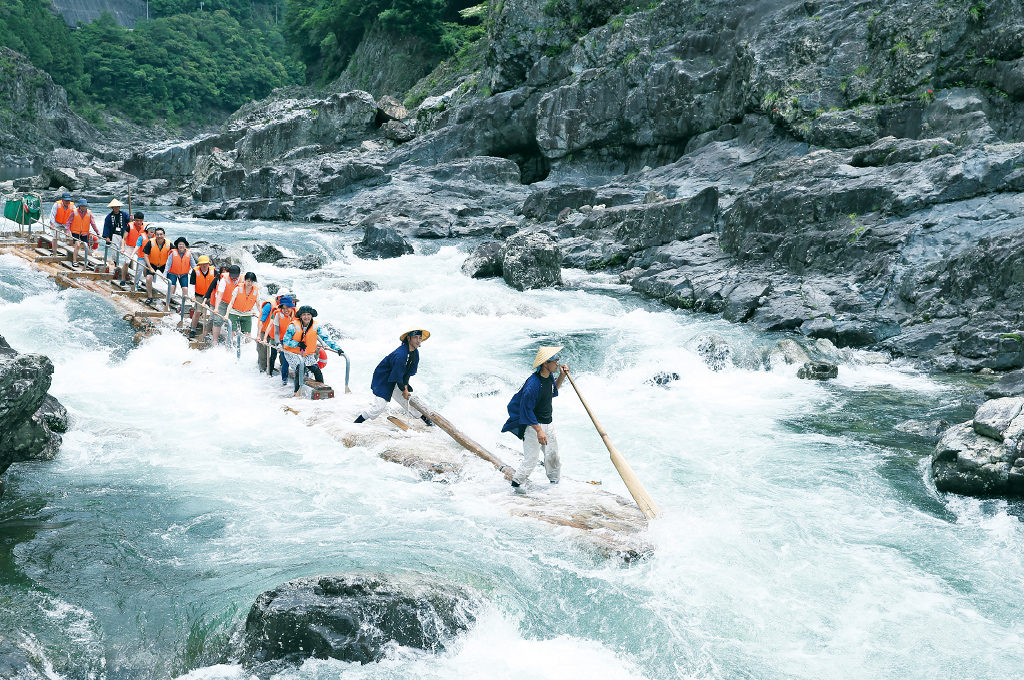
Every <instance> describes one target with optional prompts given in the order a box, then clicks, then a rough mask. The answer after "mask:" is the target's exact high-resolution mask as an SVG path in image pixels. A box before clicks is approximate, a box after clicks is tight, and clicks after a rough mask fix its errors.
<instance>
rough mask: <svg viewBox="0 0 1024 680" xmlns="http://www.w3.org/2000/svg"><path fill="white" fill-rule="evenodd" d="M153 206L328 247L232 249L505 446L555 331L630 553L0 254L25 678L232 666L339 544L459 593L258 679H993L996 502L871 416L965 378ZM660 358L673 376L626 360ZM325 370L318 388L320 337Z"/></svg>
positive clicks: (1011, 583) (583, 429)
mask: <svg viewBox="0 0 1024 680" xmlns="http://www.w3.org/2000/svg"><path fill="white" fill-rule="evenodd" d="M164 219H165V218H160V217H158V222H160V221H161V220H164ZM166 226H167V229H168V233H169V235H170V236H171V237H172V238H173V237H175V236H177V235H179V234H181V233H184V234H185V235H186V236H189V237H190V238H194V237H197V236H200V235H203V236H205V237H207V238H209V239H210V240H213V241H216V242H218V243H222V244H226V245H237V244H238V243H240V242H252V241H255V240H269V241H273V242H276V243H278V244H280V245H282V246H284V247H286V248H288V249H290V250H291V251H293V252H296V253H299V254H303V253H306V252H312V251H317V250H319V251H321V252H324V253H326V254H327V255H328V256H329V257H330V258H331V260H332V261H331V262H330V263H329V264H328V265H327V266H326V267H325V268H324V269H323V270H322V271H320V272H312V273H308V272H300V271H298V270H291V269H282V268H278V267H274V266H271V265H266V264H254V265H252V268H253V269H254V270H255V271H256V272H257V273H258V274H259V276H260V280H261V283H265V282H266V281H270V280H274V281H276V282H278V283H284V284H285V285H287V286H289V287H291V288H293V289H295V290H296V291H297V292H298V294H299V296H300V297H301V298H302V302H303V303H304V304H312V305H313V306H315V307H316V308H317V309H318V310H319V320H320V321H322V322H327V323H329V324H331V325H332V326H333V327H335V328H336V329H337V330H339V331H340V332H341V336H340V342H341V345H342V346H343V347H344V348H345V350H346V352H347V353H348V354H349V355H350V356H351V357H352V360H353V365H352V387H353V390H355V391H356V392H357V393H361V394H362V395H363V396H364V397H366V395H368V390H367V388H368V384H369V376H370V373H371V372H372V370H373V368H374V366H375V365H376V363H377V361H379V360H380V358H381V357H382V356H384V355H385V354H386V353H387V352H389V351H391V350H392V349H394V347H395V346H397V344H398V341H397V336H398V334H399V333H400V332H402V331H404V330H407V329H408V328H409V327H414V326H424V327H426V328H428V329H429V330H430V331H431V332H432V337H431V338H430V339H429V340H428V341H427V342H425V343H424V345H423V348H422V350H421V355H422V359H421V368H420V373H419V375H418V376H417V377H416V378H415V379H414V381H413V384H414V386H415V387H416V388H417V392H418V393H421V394H422V395H423V396H424V397H425V398H427V399H428V400H429V401H430V402H431V403H432V404H434V405H435V406H436V407H437V408H438V409H439V410H440V411H441V412H442V413H444V414H446V415H447V416H448V417H449V418H450V419H451V420H453V421H454V422H456V423H457V424H458V425H459V426H461V427H462V428H463V429H465V430H466V431H467V432H468V433H469V434H471V436H473V437H474V438H476V439H477V440H478V441H480V442H481V443H483V444H484V445H485V446H487V447H489V448H491V449H492V450H495V451H496V452H498V453H499V455H501V456H502V457H504V458H506V459H509V460H510V461H511V462H513V463H514V462H515V461H514V460H513V456H511V455H510V454H509V452H508V451H507V450H504V449H496V448H495V445H496V444H497V443H499V442H500V443H502V444H504V445H505V446H509V447H515V445H516V444H517V443H518V441H517V440H516V439H514V438H513V437H512V436H511V435H508V434H505V435H500V434H499V433H498V430H499V429H500V427H501V424H502V422H503V421H504V419H505V403H506V402H507V400H508V398H509V397H510V396H511V394H512V393H513V392H514V391H515V390H516V389H517V388H518V387H519V386H520V384H521V383H522V381H523V380H524V379H525V377H526V376H527V375H528V372H529V367H530V363H531V360H532V358H533V355H534V353H535V351H536V347H537V345H539V344H549V343H557V344H564V345H566V347H567V349H566V353H565V354H566V356H567V357H568V359H569V363H570V364H571V365H572V366H573V367H574V369H575V374H576V376H577V383H578V384H579V387H580V389H581V390H583V391H584V395H585V396H586V397H587V399H588V401H589V402H590V404H591V406H592V407H593V409H594V410H595V413H596V414H597V415H598V417H599V418H600V419H601V421H602V424H603V425H604V427H605V428H606V429H607V430H608V432H609V434H610V435H611V438H612V440H613V441H614V442H615V443H616V444H617V446H618V447H619V449H620V450H621V451H622V452H623V453H624V454H625V455H626V457H627V458H628V460H629V461H630V463H631V464H632V466H633V468H634V469H635V471H636V473H637V475H638V476H639V477H640V479H641V480H643V482H644V483H645V485H646V486H647V488H648V490H649V492H650V493H651V495H652V496H653V497H654V499H655V500H656V501H657V502H658V503H659V505H660V506H661V508H662V511H663V517H662V518H660V519H658V520H656V521H655V522H653V524H652V526H651V529H650V540H651V542H652V543H653V544H654V546H655V553H654V555H653V556H652V557H651V558H650V559H648V560H646V561H642V562H639V563H634V564H631V565H625V564H623V563H621V562H619V561H616V560H608V559H605V558H602V557H600V556H599V555H597V554H596V553H594V552H592V551H588V550H587V549H586V548H584V547H583V546H581V545H580V544H579V543H578V542H576V541H573V540H570V539H571V537H572V536H573V535H574V534H573V530H570V529H564V528H562V529H560V528H555V527H553V526H551V525H548V524H545V523H542V522H539V521H537V520H533V519H528V518H517V517H511V516H509V515H508V513H507V511H506V510H504V509H501V508H496V507H493V506H490V505H487V504H484V503H482V502H481V498H483V497H485V494H483V493H482V492H483V491H488V492H490V491H494V490H497V489H499V488H500V487H501V486H502V485H504V484H505V483H504V481H503V480H502V479H501V477H500V476H499V475H497V474H496V473H495V472H494V471H493V470H492V469H490V468H489V467H488V466H486V465H484V464H480V465H479V466H475V465H474V466H471V468H470V470H469V472H468V473H467V474H466V475H464V476H463V478H462V479H461V480H459V481H458V482H456V483H454V484H450V485H445V484H439V483H434V482H429V481H423V480H422V479H421V478H420V477H419V475H418V474H417V473H415V472H413V471H411V470H409V469H406V468H404V467H401V466H399V465H395V464H392V463H388V462H385V461H383V460H381V459H379V458H377V457H376V456H374V455H373V454H372V453H370V452H368V451H366V450H362V449H360V448H358V447H357V448H351V449H346V448H343V447H341V446H340V445H339V444H338V443H337V442H336V441H335V440H334V439H332V438H331V437H329V436H328V435H327V434H326V433H325V432H323V431H321V430H319V429H317V428H315V427H305V426H303V425H301V424H298V420H297V419H296V417H295V416H293V415H291V414H289V413H287V412H285V411H283V410H282V409H281V404H282V402H283V401H284V400H285V397H286V394H287V393H286V392H285V391H283V390H282V389H281V388H280V386H279V382H278V381H277V380H276V379H275V380H273V381H272V380H270V379H268V378H266V377H265V376H261V375H260V374H258V373H257V372H256V369H255V358H254V356H253V355H254V351H253V350H252V349H251V348H247V349H246V350H244V351H243V360H242V361H241V362H236V361H235V360H234V357H233V355H232V354H230V353H229V352H228V351H227V350H225V349H216V350H212V351H207V352H198V351H194V350H190V349H189V348H188V344H187V341H186V340H185V339H184V338H183V337H182V336H180V335H177V334H173V333H164V334H161V335H158V336H156V337H152V338H149V339H146V340H145V341H144V342H143V343H142V344H141V345H139V346H138V347H135V346H133V344H132V342H131V337H132V334H133V331H131V329H130V328H129V327H128V326H127V324H125V323H124V322H122V321H121V320H120V315H119V313H118V312H117V311H116V310H115V309H114V308H113V307H112V306H111V305H110V304H109V303H108V302H106V301H104V300H102V299H100V298H98V297H96V296H94V295H90V294H86V293H83V292H79V291H60V290H59V289H58V288H57V287H56V286H55V285H54V284H53V283H52V282H50V281H48V280H47V279H46V278H45V277H44V276H42V275H41V274H38V273H35V272H33V271H32V270H31V269H30V268H29V267H28V266H27V265H26V264H24V263H23V262H22V261H21V260H18V259H17V258H15V257H13V256H10V255H5V256H0V301H2V304H0V334H2V335H3V336H4V337H5V338H6V339H7V341H8V342H9V343H10V344H11V345H12V346H13V347H15V348H16V349H18V350H19V351H22V352H37V353H42V354H46V355H47V356H49V357H50V358H51V359H52V360H53V362H54V365H55V367H56V369H55V373H54V379H53V386H52V388H51V393H52V394H53V395H55V396H56V397H57V398H58V399H60V401H61V402H62V403H63V404H64V405H65V406H66V407H67V408H68V410H69V412H70V414H71V416H72V419H73V425H72V428H71V430H70V432H69V433H68V434H67V435H66V436H65V438H64V445H63V447H62V449H61V451H60V454H59V455H58V457H57V459H56V460H54V461H52V462H34V463H20V464H16V465H15V466H13V467H12V468H11V469H10V470H9V471H8V473H7V474H6V479H7V480H8V489H7V493H6V495H5V496H4V497H3V498H2V499H0V631H3V632H4V633H6V634H7V635H8V636H9V637H10V638H11V639H13V640H14V641H16V642H17V643H18V644H20V645H22V646H23V647H25V648H26V649H28V650H29V653H30V655H32V656H33V657H34V658H36V659H37V660H39V662H40V663H41V664H44V665H46V667H47V668H49V669H50V671H49V672H50V673H51V674H52V677H61V678H74V679H78V678H97V679H114V678H118V679H119V678H161V679H162V678H175V677H182V676H183V677H187V678H189V679H190V680H198V679H206V680H209V679H214V678H225V679H227V678H230V679H232V680H234V679H238V678H248V677H249V676H248V675H247V674H246V673H245V672H244V671H243V670H242V668H241V667H240V666H238V665H237V664H235V663H233V662H232V657H231V649H232V644H233V643H232V642H231V641H230V640H228V637H229V636H230V635H231V633H232V632H233V631H235V630H237V626H238V623H239V621H241V620H243V619H244V617H245V614H246V612H247V611H248V608H249V607H250V605H251V604H252V602H253V601H254V599H255V598H256V596H257V595H259V593H261V592H263V591H265V590H267V589H269V588H272V587H274V586H276V585H278V584H280V583H282V582H284V581H286V580H289V579H292V578H296V577H299V576H308V575H314V574H322V573H336V572H346V571H361V570H381V571H385V572H393V571H405V570H412V571H418V572H427V573H431V574H434V575H436V576H438V577H441V578H443V579H445V580H449V581H453V582H456V583H459V584H462V585H465V586H467V587H469V588H470V589H472V590H473V591H475V592H478V593H480V596H481V599H482V600H483V601H484V602H485V605H484V606H483V610H482V612H481V615H480V618H479V620H478V621H477V623H476V625H475V626H474V627H473V628H472V629H471V630H470V632H468V633H466V634H464V635H463V636H462V637H460V638H459V639H458V640H456V641H455V642H454V643H453V644H452V645H451V647H450V649H449V650H448V651H446V652H444V653H441V654H439V655H433V654H427V653H424V652H419V651H414V650H409V649H403V648H395V649H393V650H391V651H390V652H389V655H388V657H387V658H386V659H385V660H384V661H382V662H380V663H375V664H368V665H365V666H360V665H358V664H348V663H343V662H339V661H334V660H327V661H318V660H316V661H309V662H307V663H306V664H304V665H303V666H301V667H300V668H298V669H293V670H290V671H285V672H283V673H282V674H280V675H279V676H278V677H279V678H281V680H283V679H285V678H288V679H293V678H300V679H313V678H338V677H344V678H411V677H416V678H432V679H434V678H436V679H437V680H456V679H458V680H462V679H465V678H484V677H486V678H651V679H654V678H722V679H732V678H758V679H761V678H763V679H769V678H771V679H775V678H801V679H803V678H806V679H807V680H812V679H814V680H817V679H820V678H850V679H854V678H856V679H877V678H900V679H911V678H915V679H916V678H920V679H922V680H924V679H927V680H932V679H934V678H978V679H981V678H992V679H997V678H998V679H1002V678H1010V677H1015V676H1017V675H1019V669H1020V668H1021V667H1022V665H1024V624H1022V622H1021V619H1020V616H1019V602H1021V601H1022V599H1024V559H1022V553H1024V550H1022V548H1024V526H1022V524H1021V521H1020V519H1019V518H1018V514H1020V508H1019V506H1017V505H1015V504H1012V503H1007V502H1004V501H979V500H974V499H965V498H959V497H952V496H950V497H947V496H942V495H939V494H937V493H936V491H935V490H934V488H933V487H932V486H931V484H930V481H929V479H928V474H927V464H928V454H929V453H930V450H931V446H930V445H929V444H928V443H926V442H923V440H919V439H916V438H914V437H912V436H909V435H905V434H903V433H902V432H900V431H898V430H897V429H896V428H895V427H894V426H895V425H896V424H897V423H900V422H901V421H904V420H907V419H911V418H914V419H920V420H929V419H935V418H937V417H947V415H948V414H952V417H956V418H959V419H965V418H967V417H969V415H970V411H969V410H965V407H964V406H963V404H962V401H963V400H964V399H965V398H967V397H970V395H972V394H973V393H974V392H976V391H977V389H978V387H977V385H976V384H973V383H970V382H968V381H966V380H951V379H948V378H944V377H942V376H933V375H929V374H926V373H921V372H918V371H915V370H914V369H913V368H911V367H908V366H891V365H889V366H886V365H882V366H876V365H866V364H859V363H850V364H846V365H843V366H841V367H840V377H839V379H838V380H837V381H833V382H831V383H816V382H810V381H801V380H798V379H797V378H796V377H795V372H796V371H795V367H787V368H786V369H784V370H782V369H780V370H777V371H774V372H770V371H765V370H756V369H755V368H753V367H752V366H751V365H747V366H731V367H728V368H726V369H725V370H722V371H717V372H716V371H712V370H711V369H710V368H709V367H708V366H707V365H706V364H705V363H704V362H703V360H702V359H701V358H700V357H699V356H697V355H696V354H694V353H693V352H691V351H689V350H687V349H685V347H684V345H685V344H686V342H687V341H688V340H690V339H691V338H694V337H696V336H698V335H701V334H704V333H709V332H710V333H716V334H718V335H721V336H722V337H724V338H725V339H726V340H727V341H728V342H729V343H730V345H731V346H732V347H733V348H734V349H735V354H736V355H737V356H742V355H745V354H752V353H753V352H754V351H755V349H756V348H757V347H759V346H762V345H768V344H771V343H772V342H774V340H775V339H777V338H769V337H767V336H764V335H763V334H757V333H756V332H754V331H753V330H752V329H750V328H747V327H744V326H739V325H732V324H728V323H726V322H723V321H721V320H718V319H714V318H712V317H709V316H704V315H696V314H690V313H688V312H681V311H672V310H667V309H665V308H663V307H660V306H657V305H654V304H652V303H648V302H645V301H642V300H640V299H638V298H636V297H634V296H633V295H632V294H630V293H629V292H628V289H627V288H626V287H624V286H620V285H618V284H617V283H615V281H616V279H615V278H614V277H611V276H607V275H592V274H585V273H583V272H579V271H567V272H566V281H567V287H566V288H564V289H561V290H543V291H532V292H525V293H520V292H517V291H514V290H512V289H510V288H508V287H507V286H505V285H504V283H503V282H501V281H500V280H486V281H478V280H471V279H468V278H466V277H465V276H464V275H463V274H462V273H461V272H460V271H459V266H460V264H461V262H462V261H463V260H464V259H465V256H466V255H465V248H461V249H460V248H459V247H457V246H456V245H452V244H440V245H439V244H436V243H424V242H420V243H418V244H417V248H418V249H419V252H418V253H417V254H416V255H412V256H406V257H402V258H400V259H395V260H384V261H366V260H360V259H358V258H355V257H353V256H352V255H351V253H350V251H349V249H348V246H349V245H350V244H351V243H352V242H353V240H354V239H355V236H354V235H352V234H332V233H324V232H320V231H317V230H316V228H315V227H313V226H310V225H293V224H281V223H269V222H252V223H250V222H245V223H242V222H227V223H208V222H202V221H184V222H183V221H173V222H172V221H170V220H169V219H166ZM340 277H344V279H345V280H370V281H373V282H374V283H376V284H377V285H378V286H379V287H378V289H377V290H375V291H371V292H356V291H351V290H344V289H341V288H339V287H338V286H337V285H336V283H337V282H338V281H339V280H340ZM659 371H669V372H675V373H677V374H678V375H679V376H680V379H679V380H678V381H676V382H673V383H671V384H670V385H668V386H667V387H657V386H653V385H650V384H647V382H646V381H647V380H648V379H649V378H650V377H651V376H653V375H654V374H655V373H657V372H659ZM325 374H326V378H327V382H328V383H330V384H332V385H334V386H335V388H340V386H341V385H342V383H343V378H342V376H343V362H341V361H340V360H339V359H338V358H337V357H333V356H332V357H331V359H330V362H329V364H328V366H327V368H326V370H325ZM339 392H340V389H339ZM554 408H555V419H556V423H557V425H558V428H559V439H560V443H561V448H562V461H563V473H564V474H565V475H567V476H569V477H572V478H575V479H587V480H591V479H592V480H600V481H602V482H603V485H604V488H605V489H609V490H612V491H615V492H617V493H621V494H623V495H627V494H626V491H625V488H624V487H623V485H622V483H621V481H620V480H619V479H618V477H617V475H616V474H615V471H614V469H613V468H612V466H611V463H610V462H609V460H608V454H607V451H605V449H604V447H603V446H602V444H601V442H600V439H599V438H598V436H597V434H596V432H595V431H594V429H593V426H592V425H591V424H590V422H589V420H587V418H586V414H585V413H584V411H583V409H582V407H581V405H580V403H579V401H578V400H577V399H576V397H575V395H574V394H573V392H572V391H571V389H570V388H569V386H568V385H566V386H565V389H564V390H563V391H562V393H561V395H560V396H559V397H558V398H557V399H556V400H555V404H554ZM534 479H535V482H537V483H538V484H540V483H542V482H543V481H544V480H543V475H542V473H541V472H539V471H538V472H536V473H535V477H534ZM218 661H226V662H225V663H218ZM213 664H216V665H213Z"/></svg>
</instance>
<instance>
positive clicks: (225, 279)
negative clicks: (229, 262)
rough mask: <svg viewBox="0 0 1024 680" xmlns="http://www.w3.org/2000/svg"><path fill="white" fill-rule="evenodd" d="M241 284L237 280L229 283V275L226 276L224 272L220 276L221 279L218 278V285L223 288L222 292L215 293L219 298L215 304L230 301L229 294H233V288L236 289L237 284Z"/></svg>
mask: <svg viewBox="0 0 1024 680" xmlns="http://www.w3.org/2000/svg"><path fill="white" fill-rule="evenodd" d="M241 282H242V280H241V279H239V280H238V281H236V282H234V283H232V282H231V275H230V274H228V273H227V272H224V273H223V274H222V275H221V277H220V284H219V285H220V286H222V287H223V288H224V290H222V291H220V292H218V293H217V294H218V295H219V296H220V297H219V298H217V302H218V303H220V302H225V303H226V302H228V301H229V300H231V294H232V293H234V292H235V288H237V287H238V284H240V283H241Z"/></svg>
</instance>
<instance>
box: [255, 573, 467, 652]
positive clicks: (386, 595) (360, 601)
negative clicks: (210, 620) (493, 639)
mask: <svg viewBox="0 0 1024 680" xmlns="http://www.w3.org/2000/svg"><path fill="white" fill-rule="evenodd" d="M473 621H474V613H473V601H472V596H471V595H470V593H469V592H468V591H467V590H465V589H464V588H461V587H458V586H454V585H450V584H447V583H442V582H440V581H437V580H435V579H432V578H430V577H427V576H422V575H417V574H401V575H384V574H377V573H366V574H343V575H336V576H314V577H307V578H300V579H296V580H294V581H289V582H287V583H284V584H282V585H280V586H278V587H277V588H274V589H273V590H270V591H267V592H265V593H263V594H262V595H260V596H259V598H257V600H256V602H255V604H253V606H252V609H251V610H250V611H249V615H248V617H247V618H246V621H245V638H244V642H243V649H242V660H243V664H244V665H246V666H248V667H252V666H256V665H258V664H262V663H266V662H272V661H274V660H282V661H286V662H290V663H295V664H299V663H302V662H303V661H305V660H306V659H309V658H318V659H325V658H333V659H341V660H342V661H351V662H358V663H364V664H365V663H371V662H374V661H379V660H380V659H382V658H383V657H384V653H385V650H386V649H387V648H388V647H389V646H391V645H394V644H397V645H400V646H402V647H410V648H414V649H422V650H428V651H432V652H439V651H443V650H444V649H445V648H446V646H447V645H448V644H449V643H450V642H451V640H452V638H454V636H455V635H457V634H458V633H460V632H462V631H464V630H467V629H468V628H469V626H470V625H472V623H473Z"/></svg>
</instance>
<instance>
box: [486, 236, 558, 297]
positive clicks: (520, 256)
mask: <svg viewBox="0 0 1024 680" xmlns="http://www.w3.org/2000/svg"><path fill="white" fill-rule="evenodd" d="M501 270H502V276H503V277H504V279H505V283H507V284H508V285H510V286H512V287H513V288H517V289H519V290H527V289H530V288H547V287H549V286H560V285H562V251H561V250H559V248H558V244H557V243H555V240H554V239H553V238H551V237H550V236H548V235H547V234H545V233H542V232H536V231H533V232H529V231H521V232H518V233H516V234H513V235H512V236H510V237H508V239H507V240H506V241H505V244H504V245H503V246H502V247H501Z"/></svg>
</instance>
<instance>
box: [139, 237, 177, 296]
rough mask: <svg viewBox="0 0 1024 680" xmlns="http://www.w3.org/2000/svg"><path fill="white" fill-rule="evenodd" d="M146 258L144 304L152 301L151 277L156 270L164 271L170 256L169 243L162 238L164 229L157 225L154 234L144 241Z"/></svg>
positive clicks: (143, 252) (143, 249)
mask: <svg viewBox="0 0 1024 680" xmlns="http://www.w3.org/2000/svg"><path fill="white" fill-rule="evenodd" d="M142 254H143V255H144V256H145V258H146V293H147V297H146V304H147V305H148V304H150V303H152V302H153V277H154V276H156V273H157V272H162V271H164V268H165V267H166V265H167V259H168V258H169V257H170V256H171V244H170V242H168V241H167V239H165V238H164V230H163V229H161V228H159V227H157V229H156V236H155V237H154V238H151V239H149V240H148V241H146V245H145V246H143V248H142Z"/></svg>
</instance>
